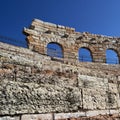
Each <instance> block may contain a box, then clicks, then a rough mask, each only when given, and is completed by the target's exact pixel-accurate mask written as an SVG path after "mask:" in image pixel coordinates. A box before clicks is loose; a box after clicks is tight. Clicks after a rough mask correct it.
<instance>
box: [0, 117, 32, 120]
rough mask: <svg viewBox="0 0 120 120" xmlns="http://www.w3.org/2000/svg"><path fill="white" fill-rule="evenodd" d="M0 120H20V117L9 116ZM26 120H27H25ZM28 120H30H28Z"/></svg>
mask: <svg viewBox="0 0 120 120" xmlns="http://www.w3.org/2000/svg"><path fill="white" fill-rule="evenodd" d="M0 120H20V117H10V116H6V117H0ZM26 120H27V119H26ZM29 120H30V119H29Z"/></svg>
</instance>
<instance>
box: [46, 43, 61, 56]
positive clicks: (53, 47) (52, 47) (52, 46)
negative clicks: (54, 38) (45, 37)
mask: <svg viewBox="0 0 120 120" xmlns="http://www.w3.org/2000/svg"><path fill="white" fill-rule="evenodd" d="M47 55H48V56H51V57H59V58H63V49H62V46H61V45H60V44H58V43H54V42H51V43H48V45H47Z"/></svg>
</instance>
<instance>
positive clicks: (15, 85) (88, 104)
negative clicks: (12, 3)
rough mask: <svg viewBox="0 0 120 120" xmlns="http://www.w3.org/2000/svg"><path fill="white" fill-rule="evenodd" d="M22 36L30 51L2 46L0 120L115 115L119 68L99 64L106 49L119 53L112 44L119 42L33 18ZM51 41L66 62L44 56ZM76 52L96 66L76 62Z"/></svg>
mask: <svg viewBox="0 0 120 120" xmlns="http://www.w3.org/2000/svg"><path fill="white" fill-rule="evenodd" d="M24 32H25V34H26V35H27V40H28V46H29V49H25V48H20V47H15V46H11V45H8V44H4V43H1V42H0V116H3V117H1V118H0V119H1V120H4V119H5V120H19V119H20V120H22V119H23V120H26V119H28V120H29V119H30V120H32V119H33V120H42V119H43V120H45V119H46V120H49V119H50V120H52V119H61V120H62V119H70V120H75V119H79V118H77V117H80V116H87V117H88V116H89V117H91V118H90V119H92V120H94V118H93V117H92V116H96V115H99V114H102V115H103V114H104V113H105V114H116V113H118V112H119V110H120V109H119V108H120V85H119V84H120V65H108V64H105V63H101V62H103V61H104V60H105V53H104V52H105V51H104V50H106V48H109V47H110V48H114V49H116V51H119V50H118V49H119V46H117V45H116V44H114V43H115V42H119V41H118V39H117V38H110V37H105V36H98V35H93V34H90V33H86V32H85V33H77V32H75V31H74V29H72V28H68V27H63V26H59V25H55V24H50V23H46V22H43V21H39V20H36V19H35V20H34V21H33V22H32V25H31V26H30V28H29V29H28V28H27V29H24ZM107 39H108V40H107ZM76 41H77V42H76ZM111 41H112V42H111ZM50 42H56V43H59V44H61V45H62V47H63V50H64V51H63V52H64V58H57V57H49V56H47V55H46V52H47V50H46V46H47V44H48V43H50ZM80 47H87V48H89V49H90V50H91V51H92V54H93V59H94V61H95V63H88V62H86V63H83V62H79V61H78V56H77V54H78V49H79V48H80ZM71 49H72V50H71ZM31 50H32V51H31ZM68 53H70V54H68ZM118 53H119V52H118ZM101 58H103V59H101ZM97 62H100V63H97ZM45 113H46V116H45ZM51 113H54V114H51ZM23 114H24V115H23ZM11 115H12V116H13V117H12V116H11ZM15 115H17V116H18V117H14V116H15ZM7 116H8V117H7ZM9 116H11V117H9ZM87 117H83V118H81V117H80V120H82V119H83V120H85V119H87ZM95 119H97V118H95ZM100 119H101V118H100ZM101 120H102V119H101Z"/></svg>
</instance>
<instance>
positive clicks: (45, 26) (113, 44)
mask: <svg viewBox="0 0 120 120" xmlns="http://www.w3.org/2000/svg"><path fill="white" fill-rule="evenodd" d="M24 34H25V35H26V36H27V37H26V38H27V41H28V47H29V49H31V50H33V51H36V52H38V53H41V54H47V49H46V47H47V45H48V44H49V43H51V42H54V43H58V44H60V45H61V47H62V50H63V54H64V59H69V60H72V61H76V60H77V61H78V58H79V56H78V50H79V49H80V48H82V47H85V48H87V49H89V50H90V51H91V54H92V58H93V62H97V63H98V62H99V63H106V55H105V54H106V50H107V49H112V50H115V51H116V53H117V54H118V57H119V60H120V38H117V37H108V36H103V35H96V34H90V33H88V32H84V33H80V32H76V31H75V29H74V28H69V27H64V26H61V25H56V24H52V23H48V22H43V21H41V20H38V19H35V20H33V21H32V23H31V25H30V27H29V28H24Z"/></svg>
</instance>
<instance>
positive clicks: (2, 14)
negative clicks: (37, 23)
mask: <svg viewBox="0 0 120 120" xmlns="http://www.w3.org/2000/svg"><path fill="white" fill-rule="evenodd" d="M34 18H37V19H41V20H43V21H47V22H52V23H56V24H60V25H65V26H70V27H74V28H75V29H76V31H79V32H84V31H88V32H90V33H95V34H103V35H108V36H120V0H1V1H0V35H4V36H8V37H12V38H15V39H20V40H24V39H25V36H24V35H23V34H22V30H23V27H28V26H29V25H30V24H31V21H32V20H33V19H34Z"/></svg>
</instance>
